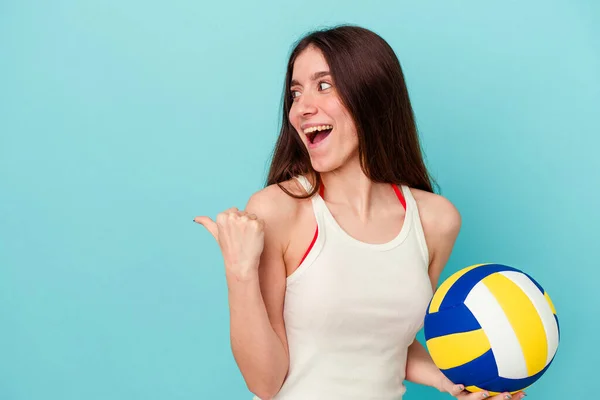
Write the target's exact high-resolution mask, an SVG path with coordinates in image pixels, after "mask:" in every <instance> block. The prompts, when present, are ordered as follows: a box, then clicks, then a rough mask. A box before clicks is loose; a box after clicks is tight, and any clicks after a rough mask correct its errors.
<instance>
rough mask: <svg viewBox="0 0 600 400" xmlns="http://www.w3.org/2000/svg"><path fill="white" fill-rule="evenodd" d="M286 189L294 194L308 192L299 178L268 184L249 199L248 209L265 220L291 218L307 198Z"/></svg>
mask: <svg viewBox="0 0 600 400" xmlns="http://www.w3.org/2000/svg"><path fill="white" fill-rule="evenodd" d="M286 191H287V192H289V193H290V194H292V195H293V196H303V195H305V194H306V192H305V190H304V188H303V187H302V185H301V184H300V183H299V182H298V180H297V179H293V178H292V179H289V180H287V181H283V182H280V183H279V184H271V185H268V186H266V187H265V188H263V189H261V190H259V191H257V192H255V193H253V194H252V195H251V196H250V198H249V200H248V204H247V206H246V211H248V212H251V213H253V214H256V215H257V216H258V217H259V218H263V219H265V220H270V219H278V220H282V219H287V220H289V218H290V217H293V216H295V215H296V214H297V212H298V209H299V208H300V207H301V206H302V205H303V204H305V202H306V199H301V198H300V199H299V198H295V197H293V196H291V195H290V194H288V193H286Z"/></svg>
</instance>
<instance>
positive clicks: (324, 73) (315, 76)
mask: <svg viewBox="0 0 600 400" xmlns="http://www.w3.org/2000/svg"><path fill="white" fill-rule="evenodd" d="M327 75H331V73H330V72H329V71H318V72H315V73H314V74H312V76H311V77H310V79H311V80H313V81H315V80H317V79H319V78H322V77H324V76H327ZM290 84H291V85H298V86H302V85H300V82H298V81H297V80H295V79H292V81H291V82H290Z"/></svg>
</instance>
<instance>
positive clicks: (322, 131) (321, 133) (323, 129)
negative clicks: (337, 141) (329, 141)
mask: <svg viewBox="0 0 600 400" xmlns="http://www.w3.org/2000/svg"><path fill="white" fill-rule="evenodd" d="M332 130H333V125H319V126H313V127H311V128H307V129H305V130H304V134H305V135H306V138H307V139H308V141H309V143H311V144H317V143H319V142H321V141H323V140H324V139H325V138H326V137H327V136H329V134H330V133H331V131H332Z"/></svg>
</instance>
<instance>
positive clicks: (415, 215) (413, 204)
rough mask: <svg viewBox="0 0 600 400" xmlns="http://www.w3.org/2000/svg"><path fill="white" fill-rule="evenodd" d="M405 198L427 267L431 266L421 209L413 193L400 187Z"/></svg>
mask: <svg viewBox="0 0 600 400" xmlns="http://www.w3.org/2000/svg"><path fill="white" fill-rule="evenodd" d="M400 189H401V190H402V194H404V198H405V199H406V217H407V218H411V219H412V223H413V227H414V229H415V235H416V237H417V240H418V242H419V245H420V246H419V247H420V249H421V255H422V256H423V260H424V261H425V265H427V266H429V249H428V247H427V242H426V240H425V231H424V230H423V224H422V223H421V215H420V213H419V207H418V205H417V201H416V200H415V198H414V196H413V194H412V191H411V190H410V188H409V187H408V186H406V185H402V186H401V187H400Z"/></svg>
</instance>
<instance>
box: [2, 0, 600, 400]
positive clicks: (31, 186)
mask: <svg viewBox="0 0 600 400" xmlns="http://www.w3.org/2000/svg"><path fill="white" fill-rule="evenodd" d="M345 22H348V23H357V24H361V25H364V26H366V27H368V28H371V29H373V30H375V31H376V32H378V33H379V34H381V35H382V36H383V37H384V38H385V39H386V40H388V42H389V43H390V44H391V45H392V46H393V48H394V49H395V50H396V51H397V54H398V56H399V58H400V60H401V62H402V65H403V67H404V72H405V74H406V79H407V82H408V85H409V90H410V94H411V96H412V100H413V104H414V109H415V112H416V116H417V120H418V125H419V130H420V133H421V135H422V140H423V144H424V148H425V151H426V155H427V162H428V165H429V166H430V168H431V170H432V172H433V173H434V175H435V177H436V178H437V179H438V181H439V183H440V185H441V187H442V194H443V195H445V196H446V197H448V198H449V199H450V200H451V201H452V202H454V204H455V205H456V206H457V207H458V209H459V210H460V212H461V213H462V216H463V228H462V232H461V234H460V236H459V239H458V242H457V244H456V247H455V251H454V253H453V255H452V258H451V260H450V262H449V263H448V266H447V269H446V270H445V272H444V276H443V277H444V278H445V277H447V276H448V275H449V274H450V273H452V272H454V271H456V270H458V269H460V268H462V267H464V266H466V265H470V264H474V263H479V262H500V263H507V264H511V265H513V266H516V267H519V268H522V269H524V270H526V271H527V272H529V273H531V274H532V275H533V276H534V277H536V278H537V279H538V280H539V281H540V283H541V284H542V285H544V286H545V287H546V289H547V290H548V291H549V293H550V294H551V296H552V298H553V300H554V302H555V304H556V307H557V308H558V312H559V317H560V322H561V324H562V342H561V345H560V349H559V353H558V355H557V358H556V360H555V363H554V365H553V366H552V367H551V368H550V370H549V371H548V373H547V374H546V375H545V376H544V377H543V378H542V379H541V380H540V381H539V382H538V383H537V384H536V385H535V386H533V387H532V388H531V389H530V390H529V395H530V397H529V398H531V399H561V398H583V397H584V396H595V392H596V391H597V390H596V387H597V377H596V373H595V372H594V370H595V369H596V366H597V363H598V360H599V356H600V354H599V351H598V345H597V341H598V326H599V324H598V305H599V301H598V296H597V293H598V289H597V283H598V278H599V277H600V273H599V272H598V271H599V268H600V266H599V265H598V255H597V253H596V251H597V249H598V239H599V235H598V227H599V226H600V211H599V210H598V207H599V206H600V178H599V173H600V161H599V160H598V146H599V145H600V139H599V138H598V135H599V128H600V124H599V123H598V121H597V120H598V115H599V114H600V113H599V111H600V110H599V109H600V28H599V26H600V7H599V6H598V2H595V1H594V0H589V1H584V0H579V1H575V0H563V1H556V0H555V1H548V0H546V1H542V0H535V1H528V2H522V1H514V0H510V1H485V2H482V1H475V0H468V1H444V2H442V1H430V0H428V1H419V2H409V1H391V0H390V1H369V2H360V3H358V2H357V3H351V2H348V1H345V0H327V1H323V0H319V1H316V0H305V1H302V2H284V1H277V2H276V1H273V2H264V1H262V2H261V1H258V2H247V1H237V2H216V1H215V2H197V1H191V0H175V1H170V2H166V1H163V2H147V1H141V0H131V1H127V2H124V1H117V0H108V1H106V0H104V1H100V0H87V1H74V0H70V1H69V0H62V1H58V0H57V1H53V2H42V1H39V2H34V1H27V0H19V1H17V0H12V1H11V0H2V1H0V398H1V399H6V400H37V399H44V400H59V399H60V400H82V399H85V400H100V399H102V400H105V399H111V400H121V399H123V400H124V399H128V400H130V399H143V400H154V399H161V400H163V399H170V400H175V399H200V398H202V399H208V398H211V399H226V400H227V399H249V397H250V394H249V392H248V391H247V390H246V388H245V386H244V383H243V380H242V379H241V376H240V374H239V372H238V370H237V368H236V365H235V363H234V360H233V358H232V356H231V352H230V348H229V337H228V308H227V306H228V305H227V295H226V284H225V280H224V276H223V267H222V259H221V255H220V253H219V251H218V247H217V246H216V244H215V243H214V241H213V240H212V238H211V237H210V236H209V235H208V233H206V232H205V231H204V230H203V229H202V228H201V227H199V226H198V225H195V224H193V223H192V218H193V217H194V216H196V215H199V214H208V215H211V216H213V217H214V216H215V215H216V214H217V213H218V212H219V211H221V210H222V209H225V208H228V207H230V206H238V207H243V206H244V205H245V202H246V200H247V199H248V197H249V196H250V194H251V193H252V192H254V191H256V190H258V189H260V188H261V185H262V184H263V181H264V178H265V173H266V168H267V166H268V158H269V155H270V152H271V149H272V145H273V143H274V141H275V139H276V136H277V132H278V131H277V127H278V121H279V112H280V111H279V105H280V99H281V90H282V81H283V76H284V67H285V63H286V57H287V55H288V52H289V50H290V46H291V44H292V43H293V41H295V40H296V39H297V38H298V37H299V36H300V35H301V34H303V33H305V32H307V31H308V30H310V29H313V28H317V27H323V26H329V25H332V24H338V23H345ZM419 337H420V338H421V339H422V337H421V336H419ZM444 398H449V397H448V396H445V395H441V394H438V393H437V392H436V391H435V390H433V389H430V388H425V387H421V386H417V385H412V384H409V390H408V393H407V395H406V399H407V400H416V399H426V400H433V399H444Z"/></svg>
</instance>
